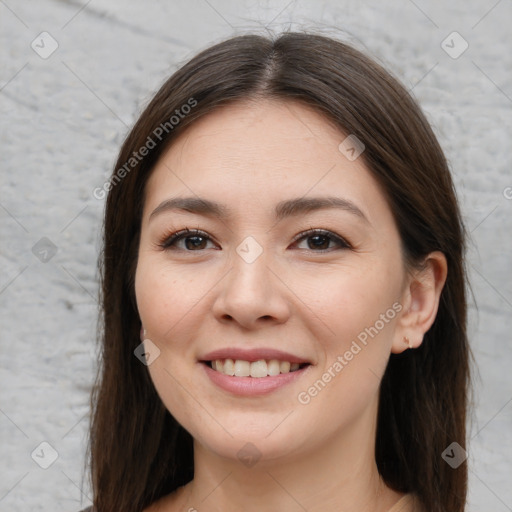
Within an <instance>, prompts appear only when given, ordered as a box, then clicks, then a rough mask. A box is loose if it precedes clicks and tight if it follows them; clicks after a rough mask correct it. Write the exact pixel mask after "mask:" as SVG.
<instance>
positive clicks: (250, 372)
mask: <svg viewBox="0 0 512 512" xmlns="http://www.w3.org/2000/svg"><path fill="white" fill-rule="evenodd" d="M206 364H207V365H208V366H209V367H210V368H212V369H213V370H215V371H216V372H219V373H222V374H223V375H228V376H231V377H253V378H256V379H261V378H264V377H273V376H276V375H280V374H285V373H291V372H296V371H297V370H300V369H301V368H304V367H305V366H308V365H309V363H291V362H290V361H279V360H277V359H269V360H265V359H260V360H258V361H252V362H251V361H245V360H243V359H235V360H233V359H229V358H228V359H216V360H214V361H207V362H206Z"/></svg>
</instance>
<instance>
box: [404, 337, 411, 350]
mask: <svg viewBox="0 0 512 512" xmlns="http://www.w3.org/2000/svg"><path fill="white" fill-rule="evenodd" d="M404 343H405V344H406V345H408V346H409V348H412V343H411V341H410V340H409V338H408V337H407V336H404Z"/></svg>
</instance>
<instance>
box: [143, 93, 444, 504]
mask: <svg viewBox="0 0 512 512" xmlns="http://www.w3.org/2000/svg"><path fill="white" fill-rule="evenodd" d="M345 136H346V135H344V134H342V133H341V132H340V131H339V129H337V128H336V127H334V126H332V125H331V124H330V123H329V122H328V121H327V120H326V119H325V118H324V117H322V116H321V115H320V114H318V113H317V112H315V111H313V110H312V109H310V108H309V107H307V106H304V105H302V104H300V103H297V102H294V101H292V100H286V101H283V100H280V101H277V100H267V99H265V100H261V99H260V100H253V101H244V102H238V103H235V104H231V105H229V106H226V107H223V108H221V109H217V110H216V111H214V112H212V113H211V114H209V115H207V116H205V117H203V118H202V119H200V120H198V121H197V122H195V123H194V124H193V125H191V127H189V129H188V130H187V131H185V132H184V133H183V134H181V136H180V137H179V138H178V139H176V141H175V142H174V143H173V145H172V147H170V148H169V150H168V151H167V152H166V153H165V154H164V155H163V156H162V158H161V159H160V161H159V162H158V163H157V165H156V166H155V168H154V170H153V172H152V175H151V177H150V179H149V181H148V183H147V187H146V191H145V192H146V196H145V204H144V210H143V219H142V226H141V240H140V248H139V260H138V266H137V271H136V281H135V288H136V297H137V304H138V309H139V313H140V317H141V321H142V324H143V326H144V328H145V329H146V336H145V337H146V338H148V339H150V340H151V341H152V342H153V343H154V344H155V345H156V346H158V348H159V349H160V350H161V353H160V356H159V357H157V358H156V359H155V360H154V362H153V363H152V364H151V365H149V366H148V369H149V372H150V375H151V379H152V381H153V382H154V385H155V388H156V390H157V392H158V394H159V396H160V397H161V399H162V401H163V402H164V404H165V406H166V407H167V409H168V410H169V411H170V412H171V414H172V415H173V416H174V417H175V418H176V419H177V420H178V421H179V422H180V423H181V424H182V425H183V426H184V428H185V429H187V431H189V432H190V433H191V435H192V436H193V438H194V461H195V476H194V480H193V481H192V482H190V483H189V484H188V485H186V486H184V487H182V488H180V489H178V490H177V491H176V492H174V493H172V494H171V495H169V496H167V497H165V498H163V499H161V500H159V501H158V502H157V503H155V504H153V505H152V506H151V507H149V508H148V509H147V511H150V512H158V511H159V512H170V511H175V510H185V511H187V510H188V511H190V512H192V511H193V510H197V511H203V510H207V511H212V512H215V511H223V512H226V511H235V510H246V511H259V510H287V511H290V512H295V511H303V510H308V511H309V512H317V511H322V512H329V511H333V512H334V511H339V510H343V511H345V512H365V511H372V512H384V511H387V510H389V509H390V508H391V507H392V506H393V505H394V504H395V503H396V502H397V501H398V500H399V499H400V498H401V496H402V494H400V493H397V492H395V491H393V490H391V489H389V488H388V487H387V486H386V485H385V484H384V483H383V482H382V481H381V479H380V477H379V474H378V471H377V466H376V463H375V458H374V448H375V433H376V416H377V407H378V391H379V384H380V381H381V378H382V375H383V373H384V370H385V368H386V364H387V361H388V359H389V357H390V354H391V353H399V352H402V351H403V350H406V349H408V345H407V343H406V342H404V337H407V338H408V339H409V340H410V341H411V343H412V345H413V348H416V347H418V346H419V345H420V344H421V342H422V340H423V335H424V333H425V332H426V331H427V330H428V329H429V328H430V326H431V325H432V323H433V321H434V318H435V315H436V312H437V308H438V302H439V295H440V292H441V289H442V286H443V284H444V282H445V279H446V260H445V258H444V256H443V255H442V254H441V253H438V252H435V253H432V254H430V255H429V256H428V257H427V258H426V269H425V270H423V271H422V272H421V273H420V272H419V271H409V272H408V271H406V269H405V267H404V264H403V259H402V254H401V250H400V237H399V234H398V231H397V228H396V224H395V222H394V219H393V216H392V213H391V210H390V208H389V205H388V204H387V202H386V199H385V197H384V195H383V193H382V191H381V190H380V188H379V186H378V184H377V182H376V181H375V179H374V178H373V177H372V175H371V173H370V171H369V170H368V169H367V167H366V166H365V163H364V161H363V159H362V158H357V159H356V160H354V161H350V160H349V159H347V158H346V156H345V155H344V154H343V153H342V152H341V151H340V150H339V149H338V146H339V144H340V143H341V141H343V139H344V138H345ZM327 195H331V196H332V195H335V196H337V197H341V198H344V199H346V200H349V201H351V202H352V203H354V204H355V205H356V206H357V207H358V208H359V209H360V210H361V212H362V213H363V214H364V217H365V218H366V221H365V220H364V219H363V218H361V217H360V216H358V215H356V214H354V213H352V212H349V211H345V210H341V209H322V210H318V211H312V212H307V213H302V214H300V215H298V216H294V217H289V218H285V219H283V220H280V221H279V222H277V223H276V222H275V221H274V219H273V217H272V212H273V209H274V206H275V205H276V203H278V202H279V201H282V200H286V199H291V198H298V197H303V196H306V197H311V196H327ZM177 196H199V197H201V198H205V199H210V200H215V201H218V202H221V203H223V204H225V205H226V206H229V207H230V208H231V209H232V210H233V217H232V218H230V219H223V220H220V219H219V218H216V217H211V216H208V217H207V216H204V215H200V214H196V213H190V212H183V211H178V210H172V211H163V212H161V213H159V214H157V215H154V216H153V217H152V218H151V219H150V215H151V213H152V212H153V211H154V210H155V208H157V206H158V205H160V204H161V203H162V202H163V201H165V200H167V199H169V198H172V197H177ZM186 227H188V228H189V229H196V228H198V229H200V230H202V231H204V232H206V233H207V235H208V236H209V237H210V240H208V239H199V242H201V240H202V243H199V244H197V240H196V246H194V244H192V243H191V242H193V241H194V240H190V239H189V243H188V246H187V245H186V240H183V239H182V240H181V241H178V242H176V245H175V247H174V249H172V248H168V249H167V250H164V249H163V248H162V247H161V246H160V245H159V244H160V243H161V242H162V240H164V239H165V238H166V237H167V236H168V235H169V234H170V233H173V232H176V231H179V230H182V229H185V228H186ZM310 228H314V229H325V230H328V231H330V232H332V233H334V234H337V235H339V236H340V237H342V238H344V239H346V240H347V241H348V242H349V243H350V248H347V247H344V246H340V245H338V243H337V242H336V239H335V238H320V241H318V240H317V239H315V238H314V236H315V234H313V235H309V237H305V238H302V239H300V240H297V241H294V237H295V236H296V235H297V234H299V233H300V232H301V231H304V230H307V229H310ZM191 236H192V237H193V236H194V234H192V235H191ZM248 236H252V237H253V238H254V239H255V240H256V241H257V242H258V243H259V245H260V246H261V248H262V250H263V252H262V254H261V255H260V256H259V257H258V258H257V259H256V260H255V261H254V262H252V263H250V264H249V263H247V262H246V261H245V260H244V259H243V258H242V257H240V256H239V254H238V253H237V251H236V248H237V246H239V245H240V244H241V242H242V241H243V240H244V239H245V238H246V237H248ZM312 237H313V239H312ZM315 240H316V245H315V244H314V242H315ZM322 243H323V244H324V245H322ZM197 245H199V249H197V248H195V247H197ZM319 245H320V246H321V247H320V249H327V250H326V251H324V252H320V250H319V248H317V247H318V246H319ZM394 303H399V305H400V306H401V309H400V311H399V312H398V313H397V314H396V315H395V316H394V318H392V319H389V318H388V322H386V323H385V325H384V327H383V328H382V329H381V330H379V332H378V334H377V335H375V336H374V337H373V338H369V340H368V343H367V345H366V346H363V345H361V344H360V345H361V347H362V350H360V352H358V353H357V355H355V356H354V357H353V359H352V360H351V361H348V362H347V363H348V364H347V365H346V366H344V367H343V370H342V371H341V372H339V373H337V374H336V376H335V377H334V378H332V379H331V381H330V382H329V383H328V384H327V385H326V386H325V387H324V388H323V389H322V390H321V391H320V392H319V393H318V394H317V395H316V396H314V397H312V398H311V400H310V401H309V403H307V404H302V403H299V401H298V398H297V397H298V395H299V393H301V392H304V391H307V390H308V388H309V387H310V386H311V385H312V384H314V382H315V381H317V380H318V379H321V378H322V375H323V374H324V372H326V371H328V369H329V368H330V367H331V368H332V366H333V363H334V362H335V361H336V360H337V358H338V356H340V355H341V356H343V354H344V353H345V352H346V351H347V350H349V348H350V346H351V343H352V342H353V341H354V340H357V336H358V334H360V333H361V332H362V331H364V329H365V327H369V326H374V325H375V324H376V321H377V320H378V319H379V318H381V317H380V316H379V315H381V314H385V313H386V311H387V310H389V308H392V305H393V304H394ZM233 346H236V347H247V348H253V347H272V348H277V349H280V350H284V351H287V352H291V353H292V354H296V355H298V356H301V357H302V358H304V359H306V360H308V361H310V362H311V363H312V364H311V366H310V367H309V369H308V371H307V372H306V373H304V375H303V376H301V377H300V378H299V379H297V380H295V381H294V382H292V383H290V384H288V385H287V386H284V387H282V388H280V389H278V390H276V391H274V392H272V393H271V394H268V395H264V396H259V397H237V396H234V395H231V394H229V393H228V392H226V391H223V390H221V389H219V388H217V387H216V386H214V385H213V384H212V383H211V381H210V380H209V379H208V377H207V376H206V375H205V372H204V369H203V368H202V367H201V364H200V363H198V358H200V356H201V355H204V354H206V353H207V352H209V351H211V350H214V349H217V348H224V347H233ZM331 372H332V370H331ZM248 442H250V443H252V444H253V445H254V446H255V447H256V448H257V450H258V453H259V454H260V455H261V458H260V459H259V460H258V462H257V463H256V464H255V465H253V466H252V467H247V466H246V465H244V464H243V463H242V462H241V461H240V460H239V459H238V457H237V452H238V451H239V450H240V449H241V448H242V447H243V446H244V445H245V444H246V443H248Z"/></svg>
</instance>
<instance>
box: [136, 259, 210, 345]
mask: <svg viewBox="0 0 512 512" xmlns="http://www.w3.org/2000/svg"><path fill="white" fill-rule="evenodd" d="M203 281H204V280H203ZM207 290H208V288H207V285H206V284H204V283H203V282H202V280H201V279H199V278H198V276H197V274H196V275H195V276H190V275H189V274H187V272H183V271H181V272H180V271H177V269H176V268H172V267H171V266H169V265H168V264H165V263H162V262H161V261H159V260H158V259H156V258H149V257H147V258H144V257H142V258H140V259H139V263H138V266H137V272H136V276H135V294H136V298H137V307H138V310H139V315H140V317H141V320H142V322H143V323H144V327H145V328H146V330H147V331H148V333H150V334H151V335H152V336H154V337H155V339H160V340H163V338H164V337H165V334H166V333H169V332H170V331H171V330H172V329H173V326H175V325H176V324H177V323H178V322H180V320H181V319H183V318H184V317H185V316H186V315H187V314H188V313H189V312H190V311H191V310H192V309H193V307H194V305H195V304H197V303H198V301H200V299H201V297H204V294H205V293H206V291H207Z"/></svg>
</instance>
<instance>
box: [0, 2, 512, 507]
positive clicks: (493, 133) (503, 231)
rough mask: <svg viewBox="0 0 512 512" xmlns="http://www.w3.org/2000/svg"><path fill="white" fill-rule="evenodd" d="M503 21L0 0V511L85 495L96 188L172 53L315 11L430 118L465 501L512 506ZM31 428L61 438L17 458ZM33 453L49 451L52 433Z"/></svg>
mask: <svg viewBox="0 0 512 512" xmlns="http://www.w3.org/2000/svg"><path fill="white" fill-rule="evenodd" d="M82 7H83V8H82ZM511 20H512V2H510V1H509V0H502V1H499V2H496V1H495V0H481V1H472V2H464V1H462V0H453V1H452V2H450V3H449V4H448V3H445V2H441V1H436V2H426V1H421V0H415V2H413V1H412V0H394V1H389V2H385V3H384V2H378V1H376V0H372V1H350V0H346V1H343V0H341V1H335V0H331V1H328V0H324V1H312V0H302V1H293V0H292V1H291V2H288V0H282V1H275V2H267V1H258V2H255V1H253V2H250V1H247V0H244V1H240V2H232V1H229V0H209V1H208V2H206V0H192V1H185V0H179V1H173V2H164V1H157V0H153V1H145V2H142V1H141V2H135V1H121V0H108V1H103V2H101V1H99V0H93V1H91V2H84V1H83V0H82V1H80V2H78V1H75V0H61V1H57V0H41V1H38V2H35V1H28V0H18V1H17V0H4V1H2V2H0V23H1V31H0V39H1V43H0V52H1V58H2V60H1V66H0V88H1V94H0V109H1V117H0V119H1V125H2V129H3V131H2V137H1V142H2V148H1V152H0V161H1V166H2V167H1V168H2V180H1V182H0V218H1V232H0V233H1V246H0V268H1V277H0V303H1V329H0V337H1V353H0V384H1V387H0V389H1V391H0V400H1V402H0V435H1V438H2V447H1V458H0V471H1V473H0V474H1V478H0V510H6V511H7V510H9V511H12V512H21V511H26V510H31V511H36V510H54V511H56V512H59V511H73V510H79V509H80V508H81V507H82V506H85V505H87V504H89V499H88V498H87V495H88V494H90V491H89V489H88V487H87V486H84V487H82V482H81V475H82V464H83V454H84V450H85V444H84V442H85V441H84V440H85V434H86V428H87V423H88V409H89V408H88V398H89V397H88V392H89V388H90V385H91V382H92V378H93V373H94V366H95V356H96V354H95V351H96V348H95V345H94V341H93V340H94V334H95V319H96V313H97V304H96V303H95V297H96V293H97V276H96V258H97V253H98V248H99V230H100V223H101V215H102V211H103V206H104V203H103V201H101V200H97V199H95V198H94V197H93V195H92V190H93V189H94V188H95V187H98V186H102V184H103V183H104V181H105V180H106V179H107V176H108V175H109V173H110V171H111V167H112V165H113V164H114V162H115V158H116V154H117V151H118V150H119V146H120V143H121V142H122V140H123V137H124V136H125V134H126V133H127V130H128V127H129V126H130V125H131V123H132V122H133V121H134V120H135V118H136V116H137V114H138V112H140V109H141V108H142V106H143V105H144V104H145V102H146V101H147V100H149V98H150V97H151V95H152V93H154V92H155V91H156V89H157V88H158V87H159V85H160V84H161V83H162V81H163V80H164V79H165V78H166V77H167V76H168V75H169V74H170V73H171V72H172V71H173V70H174V69H176V67H177V66H178V64H180V63H183V62H184V61H185V60H187V59H188V58H190V57H191V56H192V55H193V54H194V53H196V51H198V50H199V49H202V48H204V47H206V46H208V45H209V44H211V43H213V42H217V41H219V40H220V39H223V38H226V37H228V36H229V35H232V34H234V33H235V32H243V31H247V30H251V29H254V30H256V29H257V30H263V29H264V27H265V25H268V26H269V28H271V29H272V30H273V31H274V32H279V31H280V30H283V29H287V28H290V27H291V28H293V29H301V28H306V29H307V28H316V29H318V28H319V27H320V28H322V29H323V30H325V31H326V33H328V34H332V35H338V37H341V38H344V39H348V40H349V41H351V42H353V43H354V44H355V45H356V46H358V47H359V48H363V49H366V51H367V52H368V53H370V54H371V55H373V56H374V57H376V58H378V59H380V60H381V61H382V62H383V63H384V64H385V65H386V66H387V67H388V68H389V69H390V70H391V71H393V72H394V73H395V74H396V75H397V76H398V77H399V78H400V79H401V80H402V81H403V82H404V83H405V84H406V85H407V86H408V87H409V88H413V91H414V94H415V96H416V97H417V98H418V100H419V101H420V103H421V105H422V106H423V108H424V110H425V112H426V113H427V116H428V118H429V120H430V121H431V122H432V124H433V126H434V128H435V131H436V133H437V134H438V136H439V139H440V142H441V144H442V146H443V148H444V149H445V151H446V154H447V156H448V158H449V160H450V163H451V168H452V170H453V174H454V178H455V181H456V185H457V188H458V193H459V196H460V200H461V204H462V207H463V211H464V216H465V219H466V222H467V226H468V228H469V231H470V232H471V235H472V244H471V249H470V254H469V256H470V259H469V268H470V271H471V279H472V286H473V290H474V294H475V299H476V304H472V305H471V308H470V317H471V320H470V336H471V340H472V344H473V349H474V352H475V355H476V359H477V363H478V366H479V372H480V377H479V379H480V380H477V381H476V384H477V387H476V391H477V395H476V398H477V407H476V410H475V415H474V421H473V424H472V425H471V427H470V428H471V437H472V442H471V446H470V452H469V457H470V468H471V473H470V477H471V480H470V504H469V506H468V510H469V511H478V510H492V511H494V512H505V511H510V510H512V487H511V486H510V475H511V474H512V372H511V371H510V367H511V364H512V343H511V336H510V332H511V330H512V322H511V318H512V315H511V311H512V279H511V270H512V261H511V255H512V243H511V233H512V215H511V214H512V199H511V197H512V189H510V188H507V187H512V172H511V157H510V148H511V141H512V136H511V135H512V134H511V131H512V129H511V112H512V74H511V73H510V70H511V69H512V51H511V49H512V48H511V37H510V28H509V27H510V23H511ZM43 31H47V32H48V33H50V34H51V37H52V38H54V39H55V41H57V43H58V48H57V50H56V51H55V52H54V53H53V54H52V55H50V56H49V57H48V58H46V59H43V58H41V57H40V56H39V55H38V54H36V52H35V51H34V50H33V49H32V48H31V42H32V41H33V40H34V39H35V43H34V45H36V44H37V45H39V48H37V49H38V51H39V52H40V53H43V56H46V54H45V52H49V51H50V50H51V49H52V47H51V44H52V41H51V40H50V39H44V42H43V43H42V42H41V38H36V36H38V34H40V33H41V32H43ZM453 31H457V32H459V33H460V34H461V35H462V37H463V38H464V39H465V40H466V41H467V43H468V44H469V47H468V49H467V51H465V52H464V53H463V54H462V55H461V56H460V57H459V58H457V59H453V58H451V57H450V56H449V55H448V54H447V53H446V52H445V51H444V50H443V49H442V48H441V43H442V41H443V40H444V39H445V38H446V37H447V36H448V35H449V34H450V33H452V32H453ZM448 41H451V39H449V40H448ZM448 44H450V45H451V43H450V42H448ZM460 44H461V42H457V40H455V41H454V43H453V46H454V49H453V50H452V51H456V50H458V49H460V48H462V47H461V46H460ZM506 196H507V197H506ZM42 237H47V238H48V239H49V240H51V242H52V243H53V244H54V245H55V247H56V249H57V252H56V253H55V255H53V257H51V259H49V260H48V261H47V262H46V263H45V262H42V261H40V259H39V258H43V259H44V258H45V257H46V258H49V257H50V256H52V248H51V246H49V245H44V242H43V245H42V246H41V245H39V246H36V249H35V250H34V252H36V253H37V252H38V250H39V254H38V256H39V257H37V255H36V254H34V252H33V247H34V245H35V244H36V243H37V242H38V241H39V240H40V239H41V238H42ZM45 251H46V252H45ZM477 306H478V310H479V312H477ZM43 441H46V442H48V443H49V444H50V445H52V446H53V447H54V448H55V450H56V451H57V453H58V458H57V460H56V461H55V463H54V464H52V465H51V466H50V467H49V468H48V469H46V470H44V469H42V468H40V467H39V466H38V465H36V463H35V462H34V460H32V458H31V453H32V451H33V450H34V449H35V448H36V447H37V446H38V445H39V443H41V442H43ZM37 454H39V460H43V459H44V460H47V461H50V460H51V458H50V457H51V453H50V451H49V449H48V448H44V447H43V452H41V448H39V449H38V451H36V453H35V454H34V458H38V455H37ZM81 487H82V489H83V492H82V491H81V490H80V488H81Z"/></svg>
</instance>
